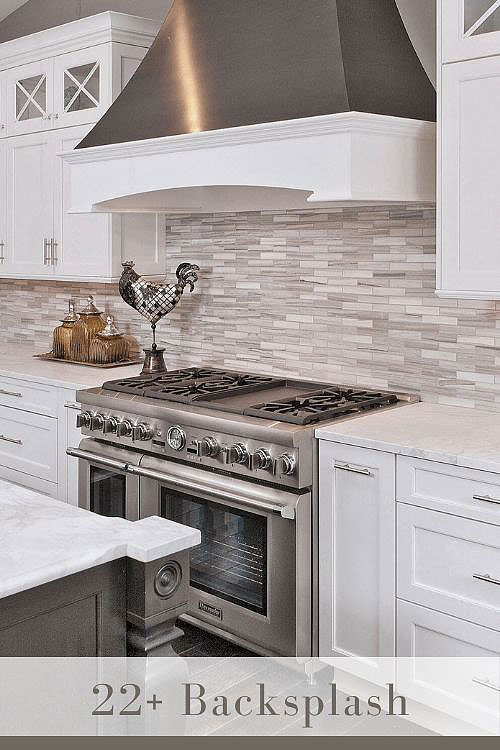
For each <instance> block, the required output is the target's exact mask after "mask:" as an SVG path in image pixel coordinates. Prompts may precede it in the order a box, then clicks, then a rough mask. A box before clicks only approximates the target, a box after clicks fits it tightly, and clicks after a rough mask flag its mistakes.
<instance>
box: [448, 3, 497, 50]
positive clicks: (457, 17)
mask: <svg viewBox="0 0 500 750" xmlns="http://www.w3.org/2000/svg"><path fill="white" fill-rule="evenodd" d="M438 7H440V8H441V36H442V56H443V60H442V62H445V63H447V62H458V61H460V60H473V59H475V58H478V57H485V56H488V55H498V54H500V2H499V0H441V3H440V6H438Z"/></svg>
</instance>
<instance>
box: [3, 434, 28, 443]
mask: <svg viewBox="0 0 500 750" xmlns="http://www.w3.org/2000/svg"><path fill="white" fill-rule="evenodd" d="M0 440H3V441H4V442H6V443H15V445H22V444H23V441H22V440H16V439H15V438H10V437H7V435H0Z"/></svg>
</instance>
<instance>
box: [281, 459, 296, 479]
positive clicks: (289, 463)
mask: <svg viewBox="0 0 500 750" xmlns="http://www.w3.org/2000/svg"><path fill="white" fill-rule="evenodd" d="M296 465H297V462H296V460H295V458H294V456H291V455H290V453H283V454H282V455H281V456H280V457H279V458H278V461H277V473H278V474H282V475H284V476H286V477H289V476H291V475H292V474H293V473H294V472H295V467H296Z"/></svg>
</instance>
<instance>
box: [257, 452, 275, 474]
mask: <svg viewBox="0 0 500 750" xmlns="http://www.w3.org/2000/svg"><path fill="white" fill-rule="evenodd" d="M272 465H273V457H272V456H271V454H270V453H269V451H268V450H267V448H259V449H258V450H256V451H255V453H254V454H253V456H252V466H253V468H254V469H264V470H266V469H270V468H271V466H272Z"/></svg>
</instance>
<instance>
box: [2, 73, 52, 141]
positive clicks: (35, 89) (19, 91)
mask: <svg viewBox="0 0 500 750" xmlns="http://www.w3.org/2000/svg"><path fill="white" fill-rule="evenodd" d="M53 67H54V64H53V61H52V59H50V60H40V61H39V62H36V63H30V64H28V65H21V66H19V67H17V68H13V69H12V70H9V71H7V72H6V74H5V83H4V87H5V99H6V102H5V104H6V134H7V135H9V136H11V135H22V134H25V133H36V132H39V131H42V130H49V129H50V128H52V122H53V118H52V116H53V114H54V109H53V107H54V89H53Z"/></svg>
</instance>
